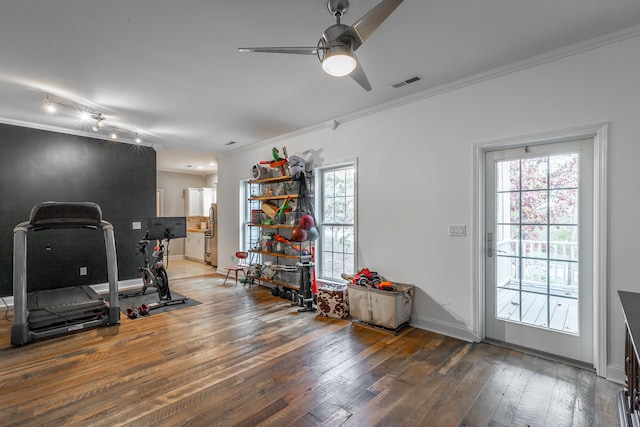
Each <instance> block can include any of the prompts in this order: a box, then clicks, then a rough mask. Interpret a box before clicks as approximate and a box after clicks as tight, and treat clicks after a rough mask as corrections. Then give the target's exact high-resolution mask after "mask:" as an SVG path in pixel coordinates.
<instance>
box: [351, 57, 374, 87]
mask: <svg viewBox="0 0 640 427" xmlns="http://www.w3.org/2000/svg"><path fill="white" fill-rule="evenodd" d="M353 59H355V60H356V68H354V70H353V71H352V72H351V74H349V75H350V76H351V78H352V79H353V80H355V81H356V83H358V84H359V85H360V86H362V88H363V89H364V90H366V91H367V92H369V91H370V90H371V83H369V79H367V75H366V74H365V73H364V68H362V65H360V61H359V60H358V57H357V56H356V54H355V53H354V54H353Z"/></svg>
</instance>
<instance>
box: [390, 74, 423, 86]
mask: <svg viewBox="0 0 640 427" xmlns="http://www.w3.org/2000/svg"><path fill="white" fill-rule="evenodd" d="M419 80H422V77H420V76H413V77H409V78H408V79H407V80H403V81H401V82H398V83H394V84H392V85H391V86H393V87H395V88H396V89H397V88H399V87H402V86H406V85H409V84H411V83H415V82H417V81H419Z"/></svg>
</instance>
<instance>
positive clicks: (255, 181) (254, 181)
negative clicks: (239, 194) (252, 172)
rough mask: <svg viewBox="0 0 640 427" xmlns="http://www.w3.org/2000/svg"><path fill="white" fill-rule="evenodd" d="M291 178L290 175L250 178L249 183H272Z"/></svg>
mask: <svg viewBox="0 0 640 427" xmlns="http://www.w3.org/2000/svg"><path fill="white" fill-rule="evenodd" d="M292 178H293V177H292V176H290V175H285V176H274V177H273V178H263V179H254V180H250V181H249V184H273V183H277V182H286V181H291V180H292Z"/></svg>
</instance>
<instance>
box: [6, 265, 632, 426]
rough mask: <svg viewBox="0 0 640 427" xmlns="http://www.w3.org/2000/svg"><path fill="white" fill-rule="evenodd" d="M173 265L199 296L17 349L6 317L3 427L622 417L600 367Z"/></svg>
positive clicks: (185, 286)
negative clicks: (344, 313)
mask: <svg viewBox="0 0 640 427" xmlns="http://www.w3.org/2000/svg"><path fill="white" fill-rule="evenodd" d="M172 262H173V266H172V264H171V263H170V266H169V277H170V280H171V284H172V289H174V290H175V291H177V292H180V293H182V294H184V295H187V296H189V297H191V298H194V299H196V300H198V301H200V302H201V303H202V304H200V305H197V306H194V307H190V308H184V309H180V310H176V311H172V312H168V313H153V312H152V314H151V316H149V317H146V318H138V319H133V320H130V319H127V318H126V317H125V318H123V319H122V323H121V324H120V325H119V326H114V327H103V328H99V329H94V330H89V331H83V332H80V333H76V334H73V335H68V336H64V337H59V338H54V339H49V340H46V341H41V342H37V343H33V344H29V345H26V346H24V347H20V348H13V347H11V346H10V345H9V342H10V329H11V322H8V321H6V320H0V425H3V426H34V425H51V426H59V425H79V426H117V425H126V426H129V425H131V426H149V425H153V426H437V427H440V426H445V427H446V426H492V427H500V426H614V425H618V415H617V407H616V401H615V393H616V392H617V391H618V390H619V389H620V388H621V386H619V385H617V384H613V383H610V382H608V381H606V380H604V379H602V378H597V377H596V376H595V375H594V374H593V373H591V372H588V371H584V370H581V369H578V368H574V367H571V366H568V365H564V364H560V363H555V362H551V361H548V360H545V359H541V358H537V357H534V356H531V355H527V354H523V353H520V352H517V351H513V350H507V349H504V348H501V347H496V346H492V345H489V344H486V343H479V344H478V343H475V344H474V343H467V342H463V341H459V340H456V339H452V338H448V337H445V336H442V335H439V334H435V333H432V332H428V331H424V330H421V329H415V328H407V329H405V330H404V331H403V332H402V333H400V334H399V335H397V336H394V335H390V334H387V333H384V332H380V331H375V330H371V329H368V328H362V327H358V326H355V325H352V324H351V322H350V321H348V320H339V319H327V318H316V317H315V315H314V314H313V313H298V312H297V310H296V309H295V308H292V307H291V306H290V303H289V302H288V301H286V300H284V299H281V298H278V297H274V296H272V295H271V294H270V292H269V291H268V290H267V289H265V288H262V287H258V286H255V285H254V286H253V287H247V286H242V285H238V286H237V287H235V286H233V284H232V282H227V286H226V287H225V286H223V285H222V282H223V277H221V276H219V275H216V274H211V273H209V274H204V275H199V276H195V277H188V276H189V274H178V271H179V269H180V268H183V267H181V265H182V266H184V265H188V264H180V263H179V262H177V261H176V262H174V261H172ZM172 268H173V269H174V271H175V272H176V275H175V276H176V278H174V279H172V273H171V270H172ZM203 272H204V273H206V272H207V271H206V270H199V271H197V273H195V274H202V273H203ZM230 284H231V285H230ZM9 318H11V317H10V316H9Z"/></svg>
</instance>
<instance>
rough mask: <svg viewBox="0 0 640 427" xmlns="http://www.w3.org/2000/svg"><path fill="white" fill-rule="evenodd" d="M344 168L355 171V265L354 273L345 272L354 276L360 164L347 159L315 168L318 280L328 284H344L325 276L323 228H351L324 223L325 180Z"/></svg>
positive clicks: (339, 224) (354, 257) (356, 249)
mask: <svg viewBox="0 0 640 427" xmlns="http://www.w3.org/2000/svg"><path fill="white" fill-rule="evenodd" d="M344 168H352V169H353V223H350V225H351V226H352V227H353V252H354V253H353V263H354V271H350V272H344V273H346V274H354V273H355V272H356V271H358V162H357V159H346V160H344V161H341V162H336V163H331V164H327V165H323V166H320V167H317V168H315V170H314V179H315V190H316V197H315V200H316V207H315V211H316V219H317V220H318V222H319V230H318V231H319V234H320V236H319V238H318V240H317V242H316V259H315V263H316V273H317V275H318V280H319V281H322V282H327V283H344V281H343V280H342V279H341V278H340V277H327V276H324V274H323V268H322V266H323V265H324V250H323V248H324V236H323V234H324V233H323V227H324V226H325V225H336V226H349V223H326V222H325V221H324V201H325V195H324V178H325V174H326V173H327V172H332V171H336V170H339V169H344Z"/></svg>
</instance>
